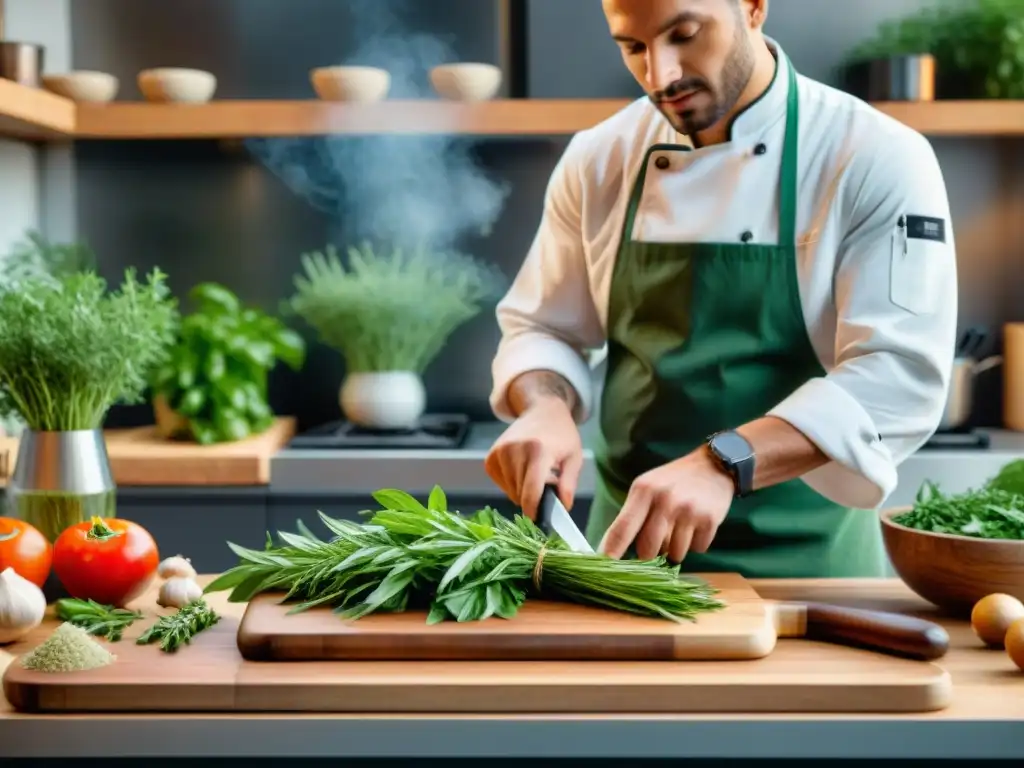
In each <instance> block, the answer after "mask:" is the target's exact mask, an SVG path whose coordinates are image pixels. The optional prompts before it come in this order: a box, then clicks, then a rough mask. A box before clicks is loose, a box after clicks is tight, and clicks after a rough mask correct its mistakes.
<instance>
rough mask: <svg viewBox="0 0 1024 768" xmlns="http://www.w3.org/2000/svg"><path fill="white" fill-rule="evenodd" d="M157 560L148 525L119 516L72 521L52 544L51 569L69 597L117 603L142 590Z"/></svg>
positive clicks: (124, 601) (124, 602)
mask: <svg viewBox="0 0 1024 768" xmlns="http://www.w3.org/2000/svg"><path fill="white" fill-rule="evenodd" d="M159 564H160V554H159V552H158V551H157V547H156V542H155V541H153V537H152V536H150V535H149V531H147V530H146V529H145V528H143V527H142V526H141V525H139V524H138V523H133V522H130V521H128V520H120V519H118V518H107V519H101V518H99V517H94V518H93V519H92V520H90V521H89V522H84V523H78V524H77V525H73V526H71V527H70V528H68V529H67V530H65V531H64V533H62V534H61V535H60V536H58V537H57V541H56V542H55V543H54V545H53V570H54V572H55V573H56V574H57V578H59V579H60V583H61V584H63V585H64V588H65V589H66V590H67V591H68V592H69V593H70V594H71V596H72V597H77V598H79V599H80V600H95V601H96V602H97V603H103V604H104V605H113V606H116V607H118V608H123V607H124V606H125V604H126V603H129V602H131V601H132V600H134V599H135V598H137V597H138V596H139V595H141V594H142V593H143V592H145V591H146V589H147V588H148V587H149V585H150V582H151V581H152V580H153V575H154V574H155V573H156V569H157V566H158V565H159Z"/></svg>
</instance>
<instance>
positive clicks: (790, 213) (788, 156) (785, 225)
mask: <svg viewBox="0 0 1024 768" xmlns="http://www.w3.org/2000/svg"><path fill="white" fill-rule="evenodd" d="M783 56H784V54H781V53H780V59H781V58H782V57H783ZM779 63H780V64H781V63H783V62H781V61H780V62H779ZM785 64H786V70H787V73H788V90H787V92H786V138H785V139H784V141H783V144H782V168H781V172H780V175H779V245H780V246H782V247H789V246H791V245H795V244H796V200H797V195H796V186H797V184H796V182H797V172H798V171H797V156H798V154H799V143H800V138H799V137H800V95H799V93H797V82H796V70H795V69H793V65H792V63H791V62H790V61H789V60H788V59H786V61H785Z"/></svg>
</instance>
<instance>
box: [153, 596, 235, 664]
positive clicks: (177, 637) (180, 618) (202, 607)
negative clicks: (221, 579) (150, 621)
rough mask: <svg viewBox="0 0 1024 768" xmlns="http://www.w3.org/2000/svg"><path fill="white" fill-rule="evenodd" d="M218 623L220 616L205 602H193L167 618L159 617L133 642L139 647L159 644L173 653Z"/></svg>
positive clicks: (162, 648) (200, 600) (201, 600)
mask: <svg viewBox="0 0 1024 768" xmlns="http://www.w3.org/2000/svg"><path fill="white" fill-rule="evenodd" d="M218 621H220V616H218V615H217V612H216V611H214V610H213V608H211V607H210V606H209V605H208V604H207V603H206V601H205V600H203V599H202V598H200V599H199V600H193V601H192V602H191V603H189V604H188V605H186V606H183V607H181V608H179V609H178V610H177V611H176V612H175V613H172V614H170V615H169V616H161V617H160V618H159V619H158V620H157V622H156V623H155V624H154V625H153V626H151V627H150V628H149V629H147V630H146V631H145V632H144V633H143V634H142V636H141V637H140V638H139V639H138V640H136V641H135V642H136V643H138V644H139V645H148V644H150V643H155V642H157V641H159V642H160V649H161V650H163V651H166V652H167V653H174V652H175V651H176V650H178V648H180V647H181V646H182V645H188V644H189V643H191V642H192V638H193V637H195V636H196V635H198V634H199V633H200V632H202V631H203V630H204V629H209V628H210V627H212V626H213V625H214V624H216V623H217V622H218Z"/></svg>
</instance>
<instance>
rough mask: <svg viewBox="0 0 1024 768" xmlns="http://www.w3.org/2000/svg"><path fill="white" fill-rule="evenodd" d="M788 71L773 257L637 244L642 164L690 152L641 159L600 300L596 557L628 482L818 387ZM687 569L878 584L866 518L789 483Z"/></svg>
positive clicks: (718, 246) (767, 492)
mask: <svg viewBox="0 0 1024 768" xmlns="http://www.w3.org/2000/svg"><path fill="white" fill-rule="evenodd" d="M780 55H781V54H780ZM780 64H781V62H780ZM787 69H788V71H789V96H788V100H787V109H786V133H785V144H784V147H783V153H782V170H781V182H780V188H779V196H780V199H779V244H778V245H760V244H753V243H750V244H747V243H743V242H737V243H646V242H637V241H635V240H633V239H632V238H633V231H634V222H635V219H636V215H637V210H638V208H639V206H640V202H641V200H642V198H643V191H644V183H645V179H646V176H647V167H648V164H649V161H650V155H651V153H652V152H655V151H657V152H660V153H666V152H676V151H678V152H685V151H690V148H689V147H684V146H676V145H656V146H653V147H651V148H650V149H649V150H648V152H647V156H646V157H645V158H644V163H643V165H642V166H641V169H640V172H639V174H638V176H637V179H636V182H635V184H634V187H633V191H632V195H631V197H630V202H629V207H628V209H627V214H626V221H625V224H624V227H623V234H622V244H621V245H620V247H619V252H618V256H617V259H616V263H615V268H614V273H613V277H612V285H611V293H610V298H609V308H608V367H607V374H606V376H607V377H606V380H605V387H604V393H603V397H602V401H601V408H600V425H601V430H600V431H601V437H600V440H599V444H598V446H597V448H596V451H595V455H596V464H597V470H598V472H597V474H598V483H597V491H596V494H595V498H594V502H593V505H592V507H591V510H590V516H589V521H588V525H587V538H588V539H589V540H590V542H591V543H592V544H593V545H594V546H597V545H598V543H599V541H600V539H601V537H602V536H603V535H604V533H605V531H606V530H607V529H608V526H609V525H611V523H612V521H613V520H614V519H615V516H616V515H617V514H618V512H619V510H620V509H621V507H622V504H623V503H624V502H625V499H626V495H627V492H628V490H629V486H630V483H631V482H632V481H633V479H634V478H636V477H638V476H639V475H641V474H643V473H645V472H647V471H649V470H651V469H654V468H655V467H658V466H661V465H663V464H665V463H667V462H670V461H673V460H674V459H678V458H680V457H682V456H685V455H686V454H688V453H690V452H691V451H693V450H694V449H696V448H697V447H698V446H700V445H701V444H703V443H704V442H705V441H706V439H707V437H708V436H709V435H711V434H713V433H715V432H717V431H720V430H723V429H731V428H736V427H739V426H741V425H743V424H745V423H747V422H750V421H753V420H755V419H758V418H760V417H762V416H764V415H765V414H766V413H767V412H768V411H769V410H771V408H773V407H774V406H775V405H777V404H778V403H779V402H781V401H782V400H784V399H785V398H786V397H787V396H788V395H790V394H791V393H792V392H793V391H794V390H796V389H797V388H798V387H800V386H801V385H803V384H804V383H805V382H807V381H808V380H809V379H812V378H814V377H818V376H822V375H823V374H824V371H823V370H822V367H821V364H820V363H819V361H818V357H817V355H816V354H815V352H814V349H813V347H812V346H811V341H810V339H809V337H808V335H807V328H806V325H805V322H804V316H803V310H802V307H801V303H800V292H799V287H798V282H797V249H796V203H797V149H798V131H797V128H798V116H799V97H798V93H797V84H796V74H795V72H794V71H793V68H792V67H791V66H790V67H787ZM755 161H756V160H755ZM751 204H753V205H761V204H763V203H762V201H760V200H754V201H751ZM631 554H632V553H631ZM683 567H684V569H685V570H686V571H688V572H691V573H696V572H715V571H731V572H737V573H741V574H743V575H745V576H747V577H750V578H801V577H805V578H814V577H819V578H823V577H857V576H864V577H867V576H883V575H885V568H884V557H883V554H882V551H881V547H880V541H879V533H878V523H877V519H876V516H875V515H874V514H873V513H872V512H870V511H863V510H849V509H846V508H843V507H840V506H838V505H836V504H834V503H832V502H830V501H828V500H827V499H825V498H824V497H823V496H821V495H820V494H818V493H817V492H816V491H814V490H812V489H811V488H810V487H809V486H808V485H807V484H805V483H804V482H803V481H802V480H799V479H798V480H793V481H791V482H787V483H783V484H781V485H776V486H774V487H771V488H765V489H762V490H760V491H757V492H755V493H753V494H751V495H749V496H747V497H746V498H742V499H735V500H734V501H733V503H732V506H731V507H730V510H729V514H728V516H727V517H726V519H725V522H724V523H723V524H722V526H721V527H720V528H719V529H718V533H717V534H716V536H715V539H714V541H713V542H712V544H711V548H710V550H709V551H708V552H707V553H706V554H699V553H695V552H690V553H689V554H687V556H686V558H685V560H684V562H683Z"/></svg>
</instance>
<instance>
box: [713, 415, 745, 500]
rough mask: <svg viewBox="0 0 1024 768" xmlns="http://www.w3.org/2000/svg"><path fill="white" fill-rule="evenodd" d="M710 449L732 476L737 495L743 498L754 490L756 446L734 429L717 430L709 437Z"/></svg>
mask: <svg viewBox="0 0 1024 768" xmlns="http://www.w3.org/2000/svg"><path fill="white" fill-rule="evenodd" d="M708 449H709V450H710V451H711V455H712V456H714V457H715V458H716V459H717V460H718V462H719V463H720V464H721V465H722V469H724V470H725V471H726V472H728V473H729V475H730V476H731V477H732V481H733V484H734V485H735V486H736V496H737V497H738V498H743V497H744V496H749V495H750V494H751V493H753V491H754V464H755V457H754V447H753V446H752V445H751V444H750V443H749V442H747V440H746V438H744V437H743V436H742V435H741V434H739V433H738V432H736V431H734V430H726V431H724V432H716V433H715V434H713V435H712V436H711V437H709V438H708Z"/></svg>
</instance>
